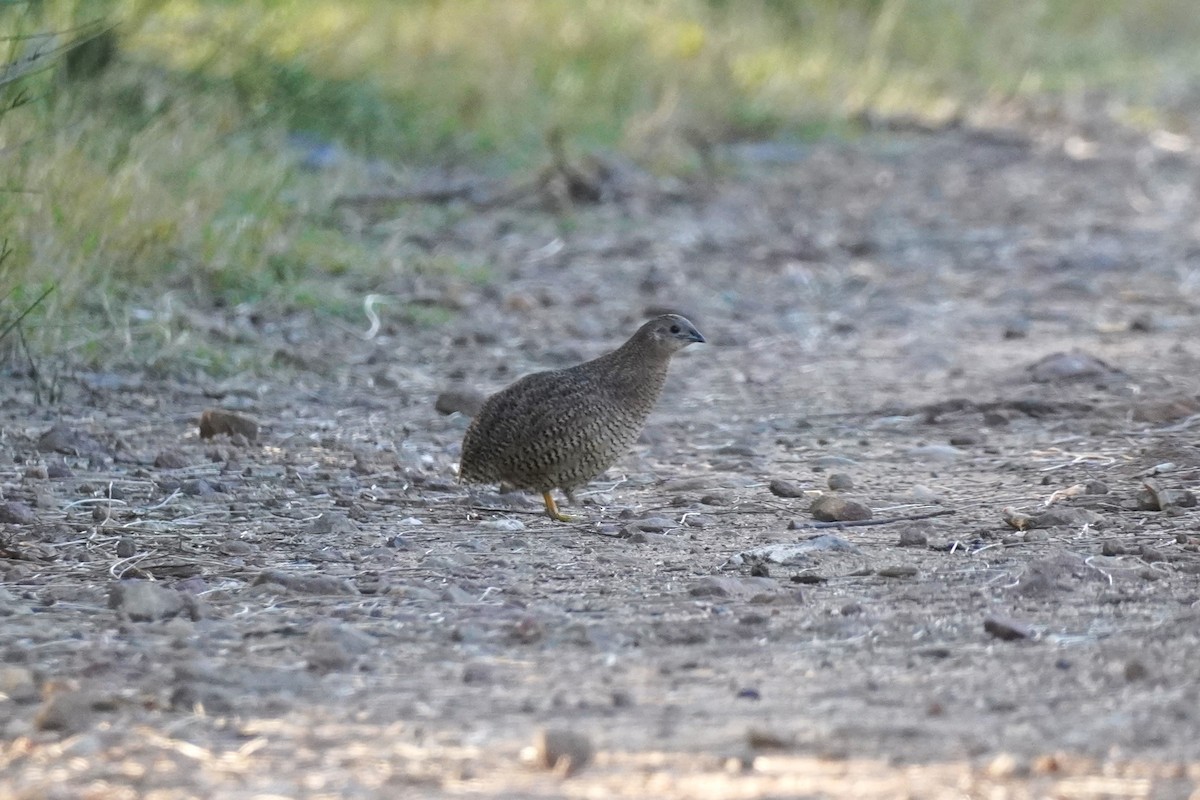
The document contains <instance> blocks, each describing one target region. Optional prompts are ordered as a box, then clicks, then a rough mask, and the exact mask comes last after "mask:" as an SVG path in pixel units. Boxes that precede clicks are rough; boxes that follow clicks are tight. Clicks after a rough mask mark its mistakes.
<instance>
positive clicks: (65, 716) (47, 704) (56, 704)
mask: <svg viewBox="0 0 1200 800" xmlns="http://www.w3.org/2000/svg"><path fill="white" fill-rule="evenodd" d="M111 707H112V704H111V702H109V701H108V700H106V699H104V698H101V697H100V696H99V695H97V694H96V693H94V692H90V691H70V690H67V691H60V692H57V693H55V694H52V695H51V696H50V697H48V698H46V700H45V701H44V702H43V703H42V705H41V707H40V708H38V710H37V713H36V714H34V717H33V725H34V727H35V728H37V729H38V730H40V731H60V732H63V733H79V732H81V731H84V730H86V729H87V728H88V727H89V726H90V725H91V723H92V718H93V716H94V715H95V712H96V711H99V710H105V709H109V708H111Z"/></svg>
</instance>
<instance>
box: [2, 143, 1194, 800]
mask: <svg viewBox="0 0 1200 800" xmlns="http://www.w3.org/2000/svg"><path fill="white" fill-rule="evenodd" d="M720 155H721V160H720V164H719V170H718V171H717V173H715V174H714V175H713V176H711V177H710V178H709V179H707V180H697V181H693V182H670V181H660V180H653V179H650V178H647V177H645V176H640V175H637V174H634V173H632V171H631V170H628V169H627V170H626V180H629V181H634V182H636V184H637V185H636V186H635V187H634V188H633V189H630V190H628V191H619V192H615V193H608V194H606V193H605V192H602V191H599V192H594V193H590V198H591V199H598V200H599V202H594V203H586V202H583V200H580V202H578V203H577V204H576V205H575V206H574V207H573V208H570V209H563V208H558V209H544V208H536V207H529V204H527V203H526V204H518V205H510V206H502V205H488V206H485V205H479V206H477V207H473V206H471V205H470V204H469V202H467V201H461V200H455V201H454V203H456V204H457V205H455V204H452V205H451V206H450V207H448V208H447V207H440V206H437V207H429V206H417V205H415V204H408V205H402V206H400V207H398V208H393V209H390V210H388V209H376V210H375V212H374V213H373V214H372V215H367V214H365V213H364V212H363V211H362V210H361V209H354V210H353V211H345V212H344V214H345V217H344V219H343V221H344V222H345V224H354V225H358V226H360V227H361V228H362V229H363V230H364V231H365V232H366V234H365V235H369V236H373V237H376V238H377V239H378V240H379V242H380V246H387V247H393V248H394V249H395V251H396V252H397V259H398V263H403V261H404V258H405V257H406V256H405V254H406V253H413V252H418V251H420V252H423V253H425V254H426V255H432V256H434V257H436V259H440V260H441V261H442V262H445V263H457V262H462V263H468V264H486V265H487V268H488V270H489V271H490V280H489V281H478V280H476V279H473V278H472V277H471V276H470V275H469V274H467V273H466V272H463V273H459V272H455V271H453V270H447V271H442V272H438V271H425V272H422V273H419V274H416V275H410V274H408V273H404V274H406V275H408V277H404V278H401V277H397V278H395V279H394V282H393V284H389V285H387V286H385V287H383V290H382V291H378V290H379V287H373V291H376V292H377V293H378V294H379V295H381V296H380V297H378V298H374V299H375V300H378V302H377V303H375V304H374V305H373V306H372V309H373V313H374V314H376V315H377V316H378V318H379V319H380V324H379V325H377V326H373V327H369V323H368V321H367V317H366V316H364V317H363V318H362V320H361V321H359V320H355V321H353V322H350V323H344V324H339V323H332V322H325V323H321V324H317V323H315V322H314V321H313V318H312V317H311V316H308V315H305V314H301V313H297V314H292V315H278V316H275V317H267V318H264V317H263V316H261V315H260V314H257V313H256V312H254V311H253V310H247V309H229V310H226V311H210V312H205V313H201V312H199V311H194V312H188V316H187V317H186V318H185V319H184V321H183V323H182V324H181V323H179V322H178V321H177V323H176V324H177V327H176V328H175V329H174V335H176V336H184V335H187V336H191V337H193V339H197V338H198V339H203V340H204V341H206V342H211V343H213V346H216V347H219V348H228V349H229V350H231V351H235V350H238V351H240V350H247V349H249V350H253V351H255V352H258V353H261V354H267V355H270V356H271V358H272V363H273V366H272V368H271V369H269V370H265V371H260V372H255V373H247V374H245V375H238V376H235V377H233V378H229V379H223V380H210V379H208V378H205V377H204V376H203V375H202V374H199V373H197V374H193V375H192V376H191V377H180V376H181V375H184V376H186V375H188V374H189V372H188V370H187V368H186V365H183V366H182V367H181V366H180V365H178V364H176V365H173V366H172V368H170V369H166V370H164V369H162V368H161V365H156V366H150V365H142V366H141V367H136V366H127V367H120V368H113V369H112V370H110V371H106V372H94V371H93V372H87V371H83V370H79V369H77V370H74V371H68V372H66V373H64V377H63V378H62V380H61V385H60V387H59V389H60V390H61V398H60V400H59V402H57V403H55V404H52V405H38V404H35V402H34V397H33V393H32V391H31V386H30V383H29V381H28V380H26V379H24V378H23V377H22V376H20V375H18V374H16V373H12V374H10V375H9V376H8V378H7V379H6V380H5V382H4V383H3V385H2V386H0V395H2V401H3V411H2V412H0V419H2V421H3V431H2V436H0V481H2V483H0V490H2V495H0V520H2V522H0V579H2V580H3V585H2V587H0V797H13V798H101V797H103V798H126V797H128V798H134V797H146V798H184V797H197V798H212V797H221V798H251V797H255V798H266V797H305V798H320V797H338V798H376V797H378V798H394V797H420V796H442V795H458V796H468V797H646V798H680V799H681V800H682V799H683V798H758V797H830V798H861V797H921V798H951V797H953V798H962V797H1005V798H1024V797H1070V798H1084V797H1154V798H1176V797H1178V798H1186V797H1195V796H1197V794H1196V793H1197V792H1198V791H1200V788H1198V787H1200V745H1198V744H1197V742H1198V741H1200V681H1198V680H1197V677H1196V664H1197V663H1200V606H1198V604H1200V547H1198V543H1200V531H1198V525H1197V523H1198V521H1200V509H1197V508H1196V507H1195V505H1194V504H1195V497H1194V496H1193V495H1192V494H1191V493H1190V491H1189V490H1193V489H1195V488H1196V484H1197V482H1198V479H1200V449H1198V448H1197V440H1196V428H1197V423H1198V421H1200V399H1198V398H1200V345H1198V344H1197V341H1198V339H1197V334H1198V333H1200V227H1198V226H1197V220H1198V219H1200V195H1198V184H1197V181H1196V175H1197V174H1200V173H1198V172H1197V169H1198V167H1200V148H1197V146H1196V145H1195V144H1194V143H1193V142H1191V141H1190V140H1188V139H1187V138H1185V137H1180V136H1173V135H1169V134H1165V133H1155V134H1151V135H1145V134H1142V133H1138V132H1134V131H1129V130H1124V129H1121V128H1119V127H1117V126H1115V125H1111V124H1106V125H1093V126H1087V125H1075V126H1066V125H1063V126H1058V127H1055V126H1041V127H1037V126H1033V125H1026V126H1023V127H1015V128H1013V129H1011V130H1003V131H994V130H973V129H967V128H957V129H947V130H940V131H915V130H914V131H899V130H898V131H889V132H881V133H876V134H871V135H867V136H864V137H862V138H861V139H858V140H855V141H839V142H827V143H820V144H815V145H810V146H797V147H789V146H773V147H765V146H764V147H758V148H748V147H743V148H740V149H731V150H729V151H725V152H723V153H721V154H720ZM567 188H568V189H570V187H567ZM585 194H588V193H585ZM570 196H571V193H570V191H567V192H560V193H559V194H558V195H555V197H556V198H557V200H558V202H560V203H561V202H562V201H564V199H565V200H570ZM551 199H554V198H551ZM584 199H588V198H584ZM345 280H346V286H349V287H350V288H354V287H353V285H352V282H353V279H351V278H347V279H345ZM364 294H365V292H364ZM659 309H670V310H674V311H679V312H681V313H684V314H686V315H688V316H689V317H690V318H691V319H692V321H693V322H694V323H695V324H696V325H697V326H698V327H699V329H700V330H701V331H702V332H703V333H704V334H705V335H706V336H707V337H708V339H709V342H710V343H709V344H708V345H698V346H694V347H690V348H688V349H687V350H685V351H683V353H681V354H680V355H679V356H678V357H677V358H676V360H675V362H674V364H673V365H672V374H671V378H670V381H669V383H668V386H667V389H666V391H665V394H664V396H663V398H662V400H661V402H660V405H659V408H658V410H657V411H656V412H655V414H654V415H653V416H652V418H651V421H650V423H649V424H648V426H647V429H646V431H645V434H644V435H643V437H642V439H641V440H640V441H639V443H638V444H637V446H636V447H635V448H634V450H633V451H632V452H630V453H629V454H628V456H626V457H625V458H623V459H622V460H621V461H620V462H619V463H618V464H617V465H616V466H615V467H614V468H613V469H611V470H610V471H609V472H608V473H607V475H605V476H604V477H602V478H601V479H599V480H597V481H595V482H594V483H593V484H592V485H591V486H590V487H588V489H587V490H585V491H583V492H581V493H580V494H579V496H578V497H577V498H576V503H575V504H574V506H565V507H564V510H565V511H568V512H574V513H576V514H577V515H578V517H579V520H578V521H577V522H574V523H570V524H562V523H556V522H553V521H551V520H549V519H547V518H546V517H545V516H544V515H543V514H542V513H541V504H540V501H539V500H538V499H537V498H534V497H530V496H525V495H520V494H499V493H497V492H496V490H495V488H494V487H482V488H480V489H478V490H472V491H470V492H468V491H467V490H466V489H465V488H462V487H460V486H458V485H457V483H456V481H455V465H456V462H457V454H458V448H459V443H460V441H461V437H462V434H463V431H464V429H465V427H466V424H467V421H468V420H467V418H466V416H464V415H463V414H462V413H451V414H442V413H439V411H438V410H435V402H436V400H437V399H438V397H439V395H442V394H443V393H446V392H451V393H454V392H457V393H458V394H457V395H455V394H446V395H445V396H444V397H443V398H442V403H441V404H440V407H441V409H442V410H452V409H453V408H455V407H460V406H461V407H463V408H468V409H469V407H470V404H471V401H472V399H473V397H472V395H473V393H477V392H486V391H492V390H495V389H497V388H499V387H502V386H504V385H505V384H507V383H509V382H511V381H512V380H514V379H515V378H516V377H518V376H519V375H521V374H524V373H526V372H529V371H532V370H535V369H544V368H550V367H558V366H562V365H566V364H570V363H575V362H577V361H580V360H583V359H585V358H589V357H592V356H594V355H598V354H599V353H602V352H604V351H606V350H608V349H610V348H611V347H613V346H614V345H616V344H618V343H619V342H621V341H623V340H624V338H625V337H626V336H628V334H629V333H630V332H631V331H632V330H633V329H634V328H635V327H636V325H637V324H638V322H639V321H640V320H641V319H643V318H644V317H645V316H646V315H649V314H652V313H655V312H656V311H657V310H659ZM438 315H441V317H440V318H441V319H443V320H444V319H449V320H450V321H449V322H445V321H442V322H438ZM456 404H460V406H456ZM206 409H223V410H226V411H230V412H233V413H235V414H240V415H244V416H247V417H251V418H253V419H255V420H257V421H258V422H259V423H260V425H261V428H260V429H259V431H258V434H257V436H249V435H247V434H253V433H254V431H253V429H241V430H239V429H237V427H236V426H235V428H234V432H233V434H232V435H228V434H226V433H218V434H217V435H216V436H214V437H213V438H211V439H201V438H200V436H199V427H198V424H197V422H198V418H199V416H200V414H201V412H202V411H204V410H206ZM209 432H211V431H209ZM831 479H832V480H831ZM831 483H832V485H835V486H837V487H840V488H838V489H837V490H836V491H835V490H833V489H830V488H829V486H830V485H831ZM822 494H830V495H836V496H837V497H839V498H842V499H850V500H855V501H858V502H859V503H861V504H864V505H865V506H867V507H869V508H870V509H871V512H872V515H873V516H872V519H871V520H869V521H868V522H870V523H873V524H861V521H860V522H858V523H853V524H849V523H848V524H838V523H836V522H834V523H829V522H826V523H821V522H818V521H817V520H815V519H814V517H813V515H812V513H811V512H810V506H811V504H812V501H813V500H814V499H816V498H817V497H818V496H819V495H822ZM836 513H837V512H835V515H836ZM851 516H852V515H851ZM768 551H770V552H768ZM772 556H774V560H772ZM539 736H541V738H540V739H539ZM535 742H540V744H538V745H536V746H535ZM539 748H540V749H539ZM559 750H562V751H564V752H565V753H566V754H567V755H565V756H563V757H561V758H559V757H558V755H557V751H559ZM548 765H549V766H548Z"/></svg>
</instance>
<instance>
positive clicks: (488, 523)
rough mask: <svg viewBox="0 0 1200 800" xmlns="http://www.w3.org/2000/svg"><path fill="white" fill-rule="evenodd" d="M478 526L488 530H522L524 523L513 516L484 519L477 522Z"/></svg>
mask: <svg viewBox="0 0 1200 800" xmlns="http://www.w3.org/2000/svg"><path fill="white" fill-rule="evenodd" d="M479 527H480V528H483V529H484V530H488V531H523V530H525V523H524V522H521V520H519V519H516V518H515V517H501V518H500V519H485V520H484V521H483V522H481V523H479Z"/></svg>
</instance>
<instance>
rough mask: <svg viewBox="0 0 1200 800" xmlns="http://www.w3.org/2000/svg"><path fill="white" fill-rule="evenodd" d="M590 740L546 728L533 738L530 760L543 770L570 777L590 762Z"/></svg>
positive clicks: (581, 735) (591, 748) (580, 735)
mask: <svg viewBox="0 0 1200 800" xmlns="http://www.w3.org/2000/svg"><path fill="white" fill-rule="evenodd" d="M593 753H594V748H593V747H592V740H591V739H590V738H589V737H588V736H586V735H584V734H582V733H578V732H576V731H572V730H567V729H565V728H547V729H545V730H541V731H538V733H537V735H536V736H535V737H534V738H533V747H532V760H533V762H534V763H535V764H537V765H538V766H540V767H542V768H543V769H549V770H553V771H554V772H557V773H558V774H560V775H562V776H563V777H570V776H572V775H575V774H576V773H578V772H579V771H580V770H581V769H583V768H584V767H586V766H587V765H588V764H589V763H590V762H591V760H592V755H593Z"/></svg>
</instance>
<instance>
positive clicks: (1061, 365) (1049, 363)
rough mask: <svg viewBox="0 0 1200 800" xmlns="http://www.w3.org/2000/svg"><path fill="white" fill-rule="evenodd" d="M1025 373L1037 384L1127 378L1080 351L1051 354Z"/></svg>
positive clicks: (1031, 365) (1027, 368)
mask: <svg viewBox="0 0 1200 800" xmlns="http://www.w3.org/2000/svg"><path fill="white" fill-rule="evenodd" d="M1025 371H1026V372H1028V373H1029V378H1030V380H1032V381H1034V382H1035V383H1066V382H1073V381H1094V380H1099V381H1109V380H1115V379H1119V378H1124V377H1125V374H1124V373H1123V372H1121V371H1120V370H1118V369H1115V368H1114V367H1111V366H1109V365H1108V364H1106V363H1104V362H1103V361H1101V360H1100V359H1098V358H1096V357H1095V356H1093V355H1090V354H1088V353H1084V352H1082V351H1080V350H1073V351H1071V352H1069V353H1051V354H1050V355H1048V356H1046V357H1044V358H1041V359H1038V360H1037V361H1035V362H1033V363H1032V364H1030V365H1029V366H1027V367H1026V368H1025Z"/></svg>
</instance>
